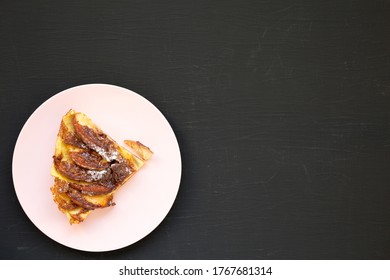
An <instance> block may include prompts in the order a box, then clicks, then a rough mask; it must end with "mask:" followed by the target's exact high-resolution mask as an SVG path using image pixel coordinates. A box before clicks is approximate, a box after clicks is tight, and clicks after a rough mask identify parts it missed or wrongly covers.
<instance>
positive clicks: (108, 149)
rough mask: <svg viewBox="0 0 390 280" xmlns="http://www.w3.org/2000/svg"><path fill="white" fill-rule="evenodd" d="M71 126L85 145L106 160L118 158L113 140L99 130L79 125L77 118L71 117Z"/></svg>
mask: <svg viewBox="0 0 390 280" xmlns="http://www.w3.org/2000/svg"><path fill="white" fill-rule="evenodd" d="M73 126H74V128H75V131H76V133H77V135H78V136H79V137H80V139H81V140H82V141H83V142H84V143H85V144H86V145H87V147H88V148H90V149H92V150H94V151H95V152H97V153H98V154H99V155H101V156H102V157H103V158H104V159H105V160H106V161H113V160H118V158H119V157H120V154H119V152H118V149H117V148H116V146H115V144H114V142H113V141H112V140H111V139H109V138H108V137H107V135H106V134H104V133H103V132H101V131H95V130H93V129H91V128H89V127H88V126H85V125H81V124H79V123H78V122H77V118H73Z"/></svg>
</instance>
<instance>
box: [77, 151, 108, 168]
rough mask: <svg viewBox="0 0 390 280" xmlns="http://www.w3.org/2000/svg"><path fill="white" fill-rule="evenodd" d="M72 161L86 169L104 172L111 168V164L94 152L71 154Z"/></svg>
mask: <svg viewBox="0 0 390 280" xmlns="http://www.w3.org/2000/svg"><path fill="white" fill-rule="evenodd" d="M69 154H70V157H71V159H72V160H73V161H74V162H75V163H76V164H77V165H78V166H81V167H83V168H86V169H93V170H103V169H106V168H108V167H110V163H109V162H107V161H104V160H103V158H102V157H101V156H100V155H99V154H98V153H96V152H94V151H92V150H81V151H74V152H70V153H69Z"/></svg>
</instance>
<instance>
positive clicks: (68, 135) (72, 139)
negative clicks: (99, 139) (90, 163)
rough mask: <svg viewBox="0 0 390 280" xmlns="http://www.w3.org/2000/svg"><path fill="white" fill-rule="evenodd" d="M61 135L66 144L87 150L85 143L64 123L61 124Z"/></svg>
mask: <svg viewBox="0 0 390 280" xmlns="http://www.w3.org/2000/svg"><path fill="white" fill-rule="evenodd" d="M59 133H60V136H61V138H62V139H63V141H64V143H65V144H68V145H72V146H75V147H79V148H86V145H85V144H84V143H83V141H81V139H80V138H79V137H78V136H77V135H76V134H75V133H72V132H70V131H69V130H68V128H67V127H66V125H65V124H64V122H63V121H62V122H61V126H60V132H59Z"/></svg>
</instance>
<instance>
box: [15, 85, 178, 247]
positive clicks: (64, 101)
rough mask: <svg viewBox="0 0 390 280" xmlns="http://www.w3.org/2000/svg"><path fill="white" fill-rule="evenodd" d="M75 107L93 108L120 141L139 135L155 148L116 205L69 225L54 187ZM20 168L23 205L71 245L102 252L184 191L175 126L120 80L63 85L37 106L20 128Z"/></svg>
mask: <svg viewBox="0 0 390 280" xmlns="http://www.w3.org/2000/svg"><path fill="white" fill-rule="evenodd" d="M69 109H74V110H76V111H81V112H83V113H85V114H87V115H88V116H89V117H90V118H91V119H92V120H93V121H94V122H95V123H96V124H97V125H98V126H99V127H100V128H101V129H102V130H103V131H105V132H106V133H107V134H108V135H110V136H111V137H112V138H113V139H115V140H116V141H117V142H118V143H119V144H122V143H123V140H125V139H132V140H138V141H140V142H142V143H143V144H145V145H146V146H149V147H150V148H151V149H152V150H153V152H154V155H153V157H152V158H151V159H150V160H149V161H148V162H147V163H146V165H145V166H144V167H143V168H142V169H140V170H139V172H137V173H136V174H135V175H134V176H133V177H132V178H131V179H130V180H129V181H128V182H127V183H126V184H125V185H124V186H123V187H122V188H121V189H119V190H118V191H117V192H116V193H115V195H114V201H115V203H116V205H115V206H113V207H109V208H104V209H98V210H95V211H93V212H92V213H91V214H90V215H89V216H88V218H87V219H86V220H85V221H84V222H83V223H81V224H78V225H70V224H69V222H68V220H67V218H66V216H65V215H64V214H62V213H61V212H60V211H59V210H58V209H57V205H56V204H55V203H54V202H53V199H52V195H51V192H50V187H51V185H52V184H53V178H52V177H51V175H50V167H51V164H52V156H53V153H54V145H55V139H56V137H57V133H58V129H59V125H60V121H61V118H62V116H63V115H65V114H66V112H67V111H68V110H69ZM12 173H13V180H14V186H15V191H16V194H17V197H18V199H19V202H20V204H21V206H22V208H23V210H24V211H25V213H26V214H27V216H28V217H29V218H30V220H31V221H32V222H33V223H34V224H35V225H36V226H37V227H38V228H39V229H40V230H41V231H42V232H43V233H44V234H46V235H47V236H48V237H50V238H51V239H53V240H55V241H57V242H59V243H61V244H63V245H65V246H68V247H70V248H74V249H78V250H83V251H91V252H102V251H110V250H115V249H120V248H123V247H126V246H128V245H131V244H133V243H134V242H137V241H138V240H140V239H142V238H143V237H145V236H146V235H148V234H149V233H150V232H152V231H153V230H154V229H155V228H156V227H157V226H158V225H159V224H160V223H161V222H162V220H163V219H164V218H165V216H166V215H167V214H168V212H169V210H170V209H171V207H172V205H173V203H174V201H175V198H176V195H177V192H178V190H179V186H180V178H181V156H180V150H179V145H178V143H177V140H176V137H175V134H174V132H173V130H172V128H171V126H170V125H169V123H168V121H167V120H166V119H165V117H164V116H163V114H162V113H161V112H160V111H159V110H158V109H157V108H156V107H155V106H154V105H153V104H151V103H150V102H149V101H147V100H146V99H145V98H143V97H141V96H140V95H138V94H136V93H134V92H132V91H130V90H127V89H124V88H121V87H118V86H113V85H105V84H90V85H82V86H77V87H73V88H70V89H67V90H65V91H62V92H60V93H58V94H56V95H54V96H53V97H51V98H50V99H48V100H47V101H45V102H44V103H43V104H42V105H41V106H39V107H38V109H36V111H35V112H34V113H33V114H32V115H31V116H30V118H29V119H28V120H27V122H26V123H25V125H24V126H23V128H22V130H21V132H20V134H19V137H18V140H17V142H16V146H15V150H14V155H13V162H12Z"/></svg>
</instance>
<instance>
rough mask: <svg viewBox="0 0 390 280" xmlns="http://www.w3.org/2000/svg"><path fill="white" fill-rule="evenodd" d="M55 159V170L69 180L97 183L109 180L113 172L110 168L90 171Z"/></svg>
mask: <svg viewBox="0 0 390 280" xmlns="http://www.w3.org/2000/svg"><path fill="white" fill-rule="evenodd" d="M53 158H54V166H55V168H56V169H57V170H58V171H59V172H60V173H62V174H63V175H64V176H66V177H68V178H69V179H72V180H76V181H84V182H97V181H105V180H109V178H110V177H111V170H110V169H109V168H107V169H104V170H100V171H99V170H89V169H85V168H82V167H80V166H78V165H77V164H75V163H70V162H68V161H62V160H61V158H60V157H53Z"/></svg>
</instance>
